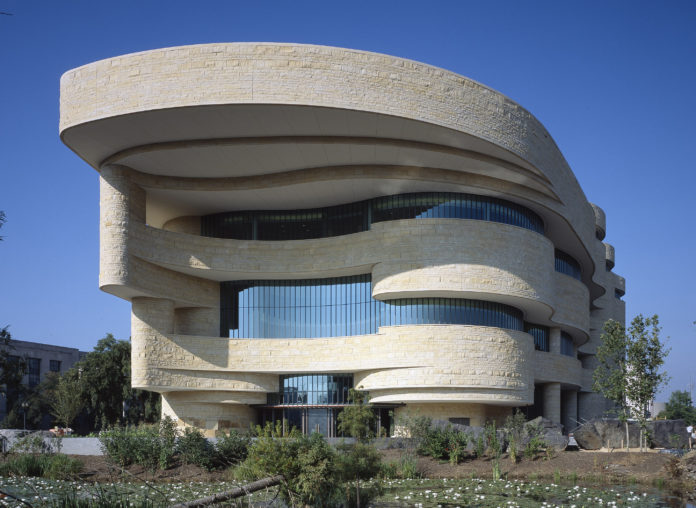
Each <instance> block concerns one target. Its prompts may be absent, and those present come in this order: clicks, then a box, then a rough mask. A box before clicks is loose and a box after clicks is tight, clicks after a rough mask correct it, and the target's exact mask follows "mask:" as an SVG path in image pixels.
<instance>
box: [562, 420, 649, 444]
mask: <svg viewBox="0 0 696 508" xmlns="http://www.w3.org/2000/svg"><path fill="white" fill-rule="evenodd" d="M573 436H574V437H575V440H576V441H577V442H578V445H579V446H580V447H581V448H584V449H586V450H598V449H599V448H602V447H604V448H621V447H622V446H626V427H625V426H624V424H623V423H621V422H620V421H619V420H618V419H616V418H601V419H600V418H597V419H593V420H590V421H588V422H586V423H584V424H582V425H581V426H580V427H578V428H576V429H573ZM628 436H629V446H630V447H632V448H637V447H638V446H639V442H638V441H639V437H640V428H639V427H638V425H635V424H633V423H632V422H629V424H628Z"/></svg>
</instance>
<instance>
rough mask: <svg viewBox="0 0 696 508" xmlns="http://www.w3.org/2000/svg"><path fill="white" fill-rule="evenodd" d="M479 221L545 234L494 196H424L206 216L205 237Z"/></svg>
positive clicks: (293, 235) (297, 235) (299, 236)
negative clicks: (405, 222)
mask: <svg viewBox="0 0 696 508" xmlns="http://www.w3.org/2000/svg"><path fill="white" fill-rule="evenodd" d="M437 218H444V219H474V220H486V221H492V222H501V223H503V224H511V225H513V226H519V227H522V228H526V229H530V230H532V231H535V232H537V233H540V234H543V233H544V223H543V221H542V220H541V218H540V217H539V216H538V215H537V214H536V213H534V212H533V211H531V210H529V209H528V208H525V207H524V206H520V205H518V204H516V203H512V202H510V201H506V200H504V199H498V198H492V197H489V196H477V195H474V194H460V193H453V192H418V193H409V194H398V195H395V196H383V197H379V198H374V199H368V200H365V201H359V202H356V203H348V204H345V205H337V206H330V207H324V208H311V209H305V210H248V211H237V212H225V213H218V214H214V215H206V216H204V217H203V218H202V221H201V235H203V236H210V237H214V238H230V239H237V240H306V239H310V238H325V237H331V236H340V235H347V234H350V233H358V232H360V231H367V230H368V229H370V225H371V224H374V223H375V222H383V221H390V220H399V219H437Z"/></svg>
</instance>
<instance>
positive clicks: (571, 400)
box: [563, 390, 578, 432]
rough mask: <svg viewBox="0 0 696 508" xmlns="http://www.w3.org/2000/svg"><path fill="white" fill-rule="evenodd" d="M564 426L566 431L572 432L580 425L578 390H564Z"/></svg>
mask: <svg viewBox="0 0 696 508" xmlns="http://www.w3.org/2000/svg"><path fill="white" fill-rule="evenodd" d="M563 413H565V417H564V418H563V426H564V427H565V428H564V430H565V432H570V431H571V430H572V429H574V428H575V427H577V425H578V423H577V422H578V392H577V391H576V390H564V391H563Z"/></svg>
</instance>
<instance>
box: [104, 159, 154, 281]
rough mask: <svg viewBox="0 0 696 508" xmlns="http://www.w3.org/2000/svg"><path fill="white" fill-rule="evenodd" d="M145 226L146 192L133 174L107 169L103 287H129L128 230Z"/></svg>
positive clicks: (116, 169)
mask: <svg viewBox="0 0 696 508" xmlns="http://www.w3.org/2000/svg"><path fill="white" fill-rule="evenodd" d="M131 221H134V222H143V223H144V222H145V191H144V190H143V189H142V188H140V187H138V186H137V185H134V184H133V183H132V182H131V178H130V170H128V169H127V168H123V167H121V166H106V167H104V168H102V169H101V176H100V179H99V286H100V287H101V288H105V287H106V286H127V285H128V230H129V225H130V223H131Z"/></svg>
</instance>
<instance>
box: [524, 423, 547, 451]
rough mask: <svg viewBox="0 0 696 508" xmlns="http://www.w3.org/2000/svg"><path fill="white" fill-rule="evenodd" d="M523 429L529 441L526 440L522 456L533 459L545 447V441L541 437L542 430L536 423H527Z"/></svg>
mask: <svg viewBox="0 0 696 508" xmlns="http://www.w3.org/2000/svg"><path fill="white" fill-rule="evenodd" d="M525 431H526V433H527V437H528V439H529V441H527V444H526V446H525V447H524V456H525V457H526V458H527V459H535V458H536V457H537V455H539V454H540V453H541V452H542V451H543V450H544V448H546V442H545V441H544V439H543V438H542V437H541V436H542V435H543V433H544V431H543V429H542V428H541V426H540V425H536V424H528V425H527V426H526V427H525Z"/></svg>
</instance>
